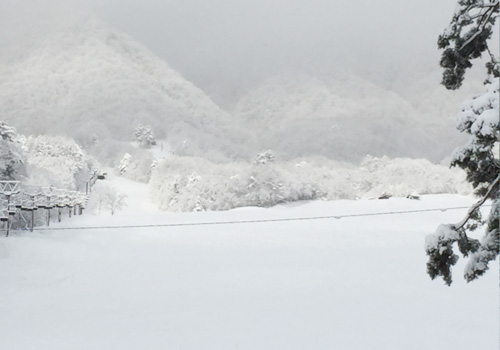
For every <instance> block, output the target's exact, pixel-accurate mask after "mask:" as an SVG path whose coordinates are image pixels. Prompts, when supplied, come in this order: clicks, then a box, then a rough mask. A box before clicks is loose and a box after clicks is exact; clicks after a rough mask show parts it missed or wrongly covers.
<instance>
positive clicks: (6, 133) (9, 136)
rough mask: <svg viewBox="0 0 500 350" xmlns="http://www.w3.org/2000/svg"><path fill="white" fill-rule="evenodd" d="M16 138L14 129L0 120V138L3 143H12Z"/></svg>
mask: <svg viewBox="0 0 500 350" xmlns="http://www.w3.org/2000/svg"><path fill="white" fill-rule="evenodd" d="M16 136H17V132H16V129H15V128H14V127H13V126H10V125H9V124H7V122H6V121H5V120H0V137H1V138H2V140H4V141H11V142H12V141H14V139H15V137H16Z"/></svg>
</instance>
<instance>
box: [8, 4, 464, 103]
mask: <svg viewBox="0 0 500 350" xmlns="http://www.w3.org/2000/svg"><path fill="white" fill-rule="evenodd" d="M455 6H456V0H442V1H439V0H438V1H437V0H405V1H401V0H378V1H373V0H357V1H348V0H252V1H242V0H211V1H209V0H183V1H181V0H78V1H75V0H38V1H37V0H2V2H1V3H0V13H1V15H0V20H2V23H3V24H0V29H2V32H3V34H0V35H2V36H4V37H5V36H7V37H9V38H10V39H14V40H15V39H16V36H22V35H24V37H27V36H29V35H31V34H33V32H39V31H40V30H39V29H35V30H34V31H30V29H29V28H37V26H38V27H40V26H42V24H43V25H45V26H50V23H52V22H58V21H61V20H62V19H64V18H68V17H71V16H73V15H76V14H84V13H89V12H94V13H96V14H97V15H98V16H99V17H101V18H102V19H103V20H104V21H106V22H108V23H110V24H111V25H112V26H114V27H115V28H118V29H120V30H122V31H124V32H126V33H128V34H129V35H131V36H132V37H134V38H135V39H136V40H137V41H139V42H141V43H142V44H143V45H145V46H146V47H148V48H149V49H150V50H152V51H153V52H154V53H156V54H157V55H158V56H160V57H162V58H163V59H165V60H166V61H167V62H168V63H169V64H170V65H171V66H172V67H173V68H174V69H177V70H179V71H180V72H181V73H182V74H183V75H184V76H186V77H187V78H188V79H190V80H192V81H193V82H195V83H196V84H198V85H199V86H200V87H202V88H204V89H206V90H213V92H214V94H217V91H219V93H220V94H222V95H224V94H225V95H230V94H231V89H234V90H235V91H237V90H238V89H241V88H242V87H244V86H248V85H251V84H253V83H255V82H258V81H259V80H261V79H263V78H265V77H267V76H269V75H272V74H276V73H280V72H282V71H284V70H285V71H286V70H292V71H296V70H301V71H306V72H330V71H335V70H346V69H350V70H353V71H356V72H358V73H359V74H368V73H370V74H374V75H375V76H376V75H379V76H384V75H385V74H386V72H389V71H391V70H394V69H403V70H406V71H410V70H418V69H426V68H428V67H430V66H432V67H434V66H435V67H437V60H438V57H439V56H438V55H439V53H438V52H437V48H436V39H437V35H438V34H439V33H440V32H441V31H442V30H443V28H444V27H445V26H446V25H447V23H448V22H449V20H450V18H451V15H452V13H453V11H454V9H455ZM23 33H24V34H23ZM26 33H28V34H26ZM30 33H31V34H30Z"/></svg>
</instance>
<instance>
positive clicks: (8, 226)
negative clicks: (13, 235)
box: [5, 195, 11, 237]
mask: <svg viewBox="0 0 500 350" xmlns="http://www.w3.org/2000/svg"><path fill="white" fill-rule="evenodd" d="M9 210H10V196H9V195H7V218H8V219H7V233H6V234H5V237H9V231H10V217H11V216H10V213H9Z"/></svg>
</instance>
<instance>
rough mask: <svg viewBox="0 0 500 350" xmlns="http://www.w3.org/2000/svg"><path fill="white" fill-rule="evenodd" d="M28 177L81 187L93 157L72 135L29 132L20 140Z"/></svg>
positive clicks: (34, 179)
mask: <svg viewBox="0 0 500 350" xmlns="http://www.w3.org/2000/svg"><path fill="white" fill-rule="evenodd" d="M22 147H23V150H24V153H25V154H26V163H27V167H28V171H29V173H30V178H31V180H32V181H35V183H37V184H39V185H44V186H49V185H52V186H56V187H60V188H65V189H83V188H84V186H85V182H86V181H88V177H89V174H90V172H91V170H92V169H93V168H94V167H95V160H94V159H93V158H91V157H90V156H89V155H88V154H87V153H86V152H85V151H84V150H83V149H82V148H81V147H80V146H79V145H78V144H77V143H76V142H75V141H74V140H73V139H71V138H68V137H64V136H47V135H40V136H30V137H27V138H26V139H25V140H24V142H23V145H22Z"/></svg>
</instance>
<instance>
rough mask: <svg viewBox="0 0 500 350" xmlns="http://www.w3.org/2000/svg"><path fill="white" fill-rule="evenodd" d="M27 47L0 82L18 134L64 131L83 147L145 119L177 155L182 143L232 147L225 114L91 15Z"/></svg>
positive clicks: (128, 135) (4, 108)
mask: <svg viewBox="0 0 500 350" xmlns="http://www.w3.org/2000/svg"><path fill="white" fill-rule="evenodd" d="M30 50H31V51H30V54H29V55H26V54H24V57H25V58H24V59H22V60H20V61H19V62H17V63H16V64H13V65H10V66H9V67H7V69H6V70H5V71H4V72H3V73H2V74H3V76H4V79H2V81H1V82H0V100H1V101H2V102H3V103H2V105H1V107H0V108H1V114H2V118H6V119H8V120H9V121H10V123H12V124H13V125H14V126H15V127H16V128H17V129H18V130H19V131H20V132H22V133H25V134H68V135H70V136H72V137H74V138H75V139H76V140H77V141H78V142H80V143H82V144H83V145H88V144H89V143H90V142H92V140H95V139H101V140H106V139H110V138H112V139H116V140H122V141H130V140H131V139H132V137H133V130H134V128H135V127H136V126H137V125H138V124H148V125H151V126H152V128H153V129H154V131H155V133H156V136H157V137H158V138H166V139H168V140H169V142H170V147H171V148H172V149H173V150H178V151H179V152H180V151H182V150H181V149H180V148H181V147H186V145H187V144H189V147H191V151H192V152H194V153H197V152H202V151H204V150H205V149H214V150H215V151H216V150H217V149H221V148H222V149H224V150H225V151H227V150H229V149H235V146H234V144H237V143H236V142H235V140H232V138H233V137H237V134H238V128H237V126H236V125H234V123H232V119H231V118H230V116H229V115H228V114H227V113H226V112H224V111H223V110H221V109H220V108H219V107H218V106H217V105H216V104H215V103H213V102H212V100H211V99H210V98H209V97H208V96H207V95H205V94H204V93H203V92H202V91H201V90H200V89H198V88H197V87H196V86H194V85H193V84H192V83H190V82H188V81H187V80H185V79H184V78H183V77H182V76H181V75H180V74H179V73H178V72H176V71H175V70H173V69H171V68H170V67H169V66H168V64H167V63H166V62H164V61H162V60H161V59H159V58H157V57H156V56H155V55H154V54H152V53H151V52H150V51H149V50H147V49H146V48H144V47H142V46H141V45H140V44H138V43H136V42H135V41H134V40H133V39H131V38H130V37H128V36H127V35H124V34H122V33H119V32H117V31H115V30H113V29H110V28H109V27H108V26H106V25H105V24H104V23H102V22H101V21H99V20H98V19H96V18H92V19H87V20H86V21H84V22H83V23H79V24H78V25H73V26H70V27H69V28H65V30H63V31H60V32H57V33H52V34H51V35H49V36H48V37H46V38H45V39H44V40H43V41H42V42H40V43H39V44H38V45H37V46H35V47H32V48H31V49H30ZM231 123H232V124H233V125H230V124H231ZM229 131H230V132H229ZM225 143H227V144H225ZM236 148H237V147H236Z"/></svg>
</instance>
